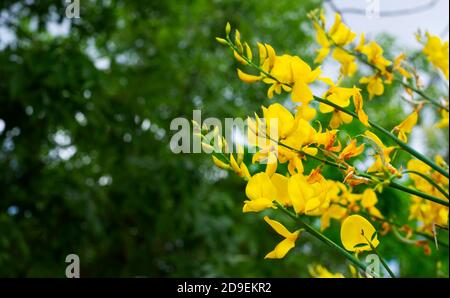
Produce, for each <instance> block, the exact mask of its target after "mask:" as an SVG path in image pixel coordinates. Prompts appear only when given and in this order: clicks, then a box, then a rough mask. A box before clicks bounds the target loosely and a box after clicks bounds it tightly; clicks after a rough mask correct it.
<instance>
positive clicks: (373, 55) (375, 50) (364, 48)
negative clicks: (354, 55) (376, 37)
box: [356, 41, 392, 75]
mask: <svg viewBox="0 0 450 298" xmlns="http://www.w3.org/2000/svg"><path fill="white" fill-rule="evenodd" d="M356 50H358V51H359V52H361V53H363V54H364V55H366V57H367V61H368V62H369V63H371V64H373V65H374V66H376V67H377V69H378V70H379V71H380V72H381V74H382V75H385V74H386V67H387V66H389V65H391V64H392V63H391V61H389V60H387V59H386V58H384V57H383V48H382V47H381V46H380V45H379V44H377V43H376V42H375V41H372V42H370V43H369V44H367V45H359V46H358V47H357V48H356Z"/></svg>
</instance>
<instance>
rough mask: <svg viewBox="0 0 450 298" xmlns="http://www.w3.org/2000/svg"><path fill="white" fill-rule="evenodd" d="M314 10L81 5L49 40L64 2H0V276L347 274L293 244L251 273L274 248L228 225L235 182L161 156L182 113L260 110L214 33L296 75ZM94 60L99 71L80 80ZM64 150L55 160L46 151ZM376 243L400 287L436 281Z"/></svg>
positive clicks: (261, 98)
mask: <svg viewBox="0 0 450 298" xmlns="http://www.w3.org/2000/svg"><path fill="white" fill-rule="evenodd" d="M318 6H320V2H319V1H294V2H292V1H269V0H258V1H253V0H251V1H237V0H232V1H220V0H213V1H206V0H195V1H176V0H173V1H168V0H167V1H121V0H110V1H83V0H81V18H80V19H72V20H70V22H71V28H70V32H69V34H67V35H63V36H55V35H52V34H50V32H49V31H48V29H47V24H48V22H62V21H64V12H65V2H64V1H51V0H44V1H2V2H1V3H0V10H6V11H8V16H7V17H6V15H4V14H2V16H1V25H2V26H4V27H6V28H9V29H10V30H12V32H14V34H15V36H16V38H15V40H14V41H13V42H12V43H11V44H9V45H8V46H6V47H3V48H2V49H1V50H0V119H2V120H3V122H4V124H5V127H4V130H3V131H2V132H1V133H0V276H10V277H14V276H16V277H33V276H60V277H63V276H64V272H65V266H66V264H65V263H64V260H65V257H66V255H68V254H70V253H76V254H78V255H79V256H80V259H81V274H82V276H122V277H130V276H163V277H164V276H175V277H177V276H201V277H214V276H239V277H280V276H292V277H298V276H300V277H305V276H308V272H307V265H308V264H310V263H321V264H324V265H327V266H329V267H330V268H331V270H332V271H333V270H336V271H337V270H339V271H342V272H344V273H347V267H346V264H347V263H346V261H345V260H344V259H343V258H342V257H340V256H339V255H337V254H336V253H335V252H333V251H332V250H330V249H329V248H327V247H325V246H323V245H322V244H321V243H319V242H318V241H316V240H315V239H312V238H311V237H310V236H307V235H305V236H302V237H301V239H300V241H299V242H298V247H297V248H296V249H295V250H294V251H293V252H292V253H290V254H289V256H288V257H287V258H286V259H284V260H280V261H268V260H264V259H263V257H264V255H265V254H266V253H267V252H268V251H270V250H271V249H272V248H273V247H274V245H275V244H276V243H277V242H278V241H279V240H280V239H279V238H278V236H277V235H275V234H274V233H273V231H272V230H271V229H270V227H268V226H267V225H266V224H265V223H264V222H263V221H262V220H261V218H262V214H257V215H255V214H251V215H243V214H242V213H241V208H242V201H243V200H244V196H245V194H244V188H245V184H244V183H243V182H242V181H241V180H240V179H238V178H237V177H234V176H233V175H230V176H229V177H226V178H225V177H224V175H223V172H220V171H218V170H217V169H215V168H214V167H213V165H212V162H211V159H210V156H206V155H200V154H189V155H185V154H178V155H175V154H173V153H172V152H171V151H170V150H169V145H168V144H169V140H170V137H171V132H170V130H169V125H170V122H171V120H172V119H173V118H176V117H187V118H191V117H192V110H193V109H194V108H196V109H201V110H202V114H203V117H204V118H206V117H209V116H214V117H218V118H224V117H244V116H246V115H248V114H250V113H252V112H253V111H257V110H258V109H259V107H260V106H261V105H262V104H264V105H267V104H268V103H269V101H268V100H267V98H266V95H265V88H264V87H262V86H261V85H260V86H257V85H245V84H243V83H241V82H239V80H238V79H237V78H236V74H235V68H236V66H237V64H236V62H235V61H234V60H233V59H232V57H231V55H230V52H229V51H228V50H227V49H225V48H224V47H223V46H220V45H218V44H217V43H216V42H215V40H214V37H215V36H222V35H223V31H224V25H225V23H226V22H227V21H230V23H232V24H233V27H235V28H239V30H240V31H241V33H242V35H243V36H244V37H245V38H246V40H248V41H252V42H255V41H265V42H268V43H270V44H272V45H273V46H274V47H275V48H276V49H277V51H278V52H280V53H283V52H289V53H292V54H299V55H301V56H302V57H304V58H305V59H306V60H307V61H309V62H311V61H312V58H313V50H314V48H316V47H317V46H316V45H315V44H314V46H312V45H313V37H314V36H313V34H312V26H311V24H310V23H309V22H308V20H307V18H306V13H307V12H308V11H310V10H311V9H313V8H316V7H318ZM66 21H67V20H66ZM390 44H392V41H388V45H390ZM93 49H95V51H94V52H95V53H96V55H97V57H103V58H108V59H109V60H110V66H109V68H107V69H98V68H96V67H95V65H94V60H95V59H93V58H92V57H91V55H90V54H92V52H93ZM389 94H390V95H393V94H394V91H392V92H391V93H389ZM390 97H391V96H386V97H384V99H383V100H384V102H382V101H380V102H379V103H378V105H377V104H375V105H373V108H369V115H375V116H374V117H375V118H376V119H377V120H380V122H381V123H382V124H383V125H385V126H387V127H392V126H393V125H395V124H396V123H395V121H394V120H395V119H398V118H397V116H393V117H390V116H388V117H386V115H398V113H399V112H400V113H402V112H401V111H402V110H401V109H400V108H399V105H395V104H392V105H391V104H389V105H386V103H387V102H388V101H389V100H390ZM397 102H398V101H397ZM373 103H375V101H374V102H373ZM369 106H370V105H369ZM381 107H382V108H383V111H381ZM377 114H378V115H379V116H376V115H377ZM83 116H84V117H83ZM77 119H78V121H77ZM80 119H81V120H80ZM83 119H84V120H83ZM143 123H144V124H143ZM148 123H150V126H149V127H148ZM55 135H59V136H61V135H63V136H66V139H67V136H69V137H70V138H69V140H70V141H69V142H66V143H65V144H63V145H61V144H58V142H57V141H55ZM436 139H437V141H436V142H439V138H436ZM437 144H439V143H437ZM71 146H75V148H76V152H75V154H74V155H73V156H71V157H70V158H69V159H67V160H65V159H61V158H60V157H59V155H58V154H55V152H56V153H57V152H58V150H63V149H66V150H67V148H74V147H71ZM330 171H332V170H330ZM327 174H329V175H333V173H332V172H329V173H327ZM336 175H338V174H336ZM380 201H382V205H381V208H382V210H384V211H386V212H394V211H392V208H394V207H395V208H398V210H403V211H402V212H404V215H403V218H404V220H406V216H407V214H406V212H405V210H407V209H406V208H407V202H408V199H407V197H401V196H400V195H399V194H398V193H396V192H386V193H385V194H383V197H382V198H380ZM393 206H394V207H393ZM396 214H397V213H396ZM279 219H280V218H279ZM281 220H283V219H281ZM284 222H285V223H286V225H288V226H289V227H291V228H294V226H292V223H291V222H290V221H289V220H288V219H285V220H284ZM338 232H339V228H338V224H336V223H334V224H333V226H332V228H331V229H330V230H329V231H327V235H329V236H330V237H332V238H333V239H335V240H336V241H338V243H339V237H338ZM389 239H390V238H389V237H387V238H386V241H383V240H382V241H383V242H384V243H386V244H385V245H384V244H383V245H381V246H380V250H381V251H382V252H383V254H385V255H386V257H387V258H388V259H390V258H394V259H396V260H397V261H400V263H399V264H400V270H401V272H402V275H404V276H428V275H436V260H438V259H439V258H440V259H442V258H444V260H447V259H445V258H447V257H446V255H448V253H447V254H445V253H444V252H436V253H434V254H433V256H431V257H425V256H424V255H423V252H422V250H421V249H420V248H410V247H406V246H405V245H403V244H398V242H396V241H391V240H394V239H390V240H389ZM445 264H448V261H445V262H444V266H443V267H444V271H445V272H448V268H445ZM445 272H444V274H446V273H445Z"/></svg>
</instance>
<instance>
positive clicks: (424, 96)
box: [394, 78, 448, 112]
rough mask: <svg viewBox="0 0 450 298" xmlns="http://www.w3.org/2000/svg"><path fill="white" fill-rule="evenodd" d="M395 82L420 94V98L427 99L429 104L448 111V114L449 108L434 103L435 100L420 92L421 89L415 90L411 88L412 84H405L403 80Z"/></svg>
mask: <svg viewBox="0 0 450 298" xmlns="http://www.w3.org/2000/svg"><path fill="white" fill-rule="evenodd" d="M394 81H395V82H397V83H399V84H401V85H402V86H403V87H405V88H408V89H411V90H412V91H414V92H415V93H417V94H419V95H420V96H422V97H423V98H425V99H426V100H428V102H429V103H431V104H432V105H434V106H436V107H438V108H441V109H444V110H446V111H447V112H448V107H446V106H443V105H441V104H440V103H438V102H436V101H434V99H432V98H431V97H429V96H428V95H426V94H425V93H424V92H423V91H421V90H419V89H417V88H414V87H413V86H411V85H410V84H407V83H405V82H403V81H402V80H399V79H397V78H396V79H394Z"/></svg>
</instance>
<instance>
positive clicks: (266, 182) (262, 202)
mask: <svg viewBox="0 0 450 298" xmlns="http://www.w3.org/2000/svg"><path fill="white" fill-rule="evenodd" d="M245 194H246V195H247V198H249V199H250V200H246V201H244V207H243V210H242V211H243V212H259V211H262V210H264V209H267V208H271V207H273V201H274V200H275V198H276V197H277V189H276V187H275V185H273V183H272V181H271V180H270V178H269V175H267V174H266V173H258V174H255V175H254V176H252V177H251V178H250V180H249V181H248V183H247V187H246V188H245Z"/></svg>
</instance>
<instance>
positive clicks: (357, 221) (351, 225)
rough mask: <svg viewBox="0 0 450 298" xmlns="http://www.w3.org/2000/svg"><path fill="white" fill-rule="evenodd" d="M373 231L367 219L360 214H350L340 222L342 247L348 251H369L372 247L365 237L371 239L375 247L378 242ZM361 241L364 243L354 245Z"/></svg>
mask: <svg viewBox="0 0 450 298" xmlns="http://www.w3.org/2000/svg"><path fill="white" fill-rule="evenodd" d="M375 232H376V231H375V228H374V227H373V226H372V224H371V223H370V222H369V221H368V220H367V219H365V218H364V217H362V216H360V215H350V216H349V217H347V218H346V219H345V220H344V222H343V223H342V226H341V241H342V244H343V245H344V248H345V249H346V250H348V251H370V250H372V248H371V247H370V245H369V243H368V241H367V239H368V240H369V241H371V243H372V245H373V246H374V247H377V246H378V244H379V241H378V239H377V236H376V235H375V236H374V233H375ZM363 234H364V235H363ZM372 236H374V238H373V240H371V238H372ZM366 238H367V239H366ZM363 243H365V244H366V245H365V246H363V247H355V246H358V245H359V244H363Z"/></svg>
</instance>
